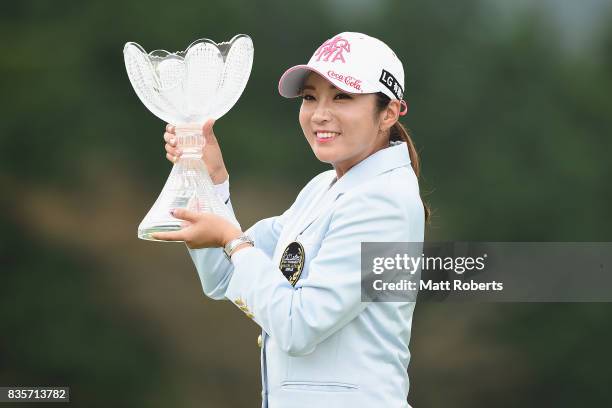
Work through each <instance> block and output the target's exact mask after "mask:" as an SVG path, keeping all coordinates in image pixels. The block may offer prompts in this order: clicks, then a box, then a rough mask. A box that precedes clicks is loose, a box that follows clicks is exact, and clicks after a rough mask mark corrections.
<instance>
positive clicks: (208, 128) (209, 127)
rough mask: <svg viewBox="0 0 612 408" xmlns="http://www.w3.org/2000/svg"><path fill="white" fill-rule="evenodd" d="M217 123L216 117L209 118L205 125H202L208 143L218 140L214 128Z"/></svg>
mask: <svg viewBox="0 0 612 408" xmlns="http://www.w3.org/2000/svg"><path fill="white" fill-rule="evenodd" d="M214 125H215V119H208V120H207V121H206V122H205V123H204V126H202V134H203V135H204V138H205V139H206V143H210V142H211V141H216V139H217V138H216V137H215V132H214V130H213V126H214Z"/></svg>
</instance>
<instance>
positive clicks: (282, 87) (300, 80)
mask: <svg viewBox="0 0 612 408" xmlns="http://www.w3.org/2000/svg"><path fill="white" fill-rule="evenodd" d="M311 72H315V73H317V74H319V75H320V76H321V78H323V79H325V80H326V81H327V82H329V83H330V84H332V85H333V86H335V87H336V88H338V89H341V90H342V91H344V92H346V93H368V92H376V90H366V89H365V88H368V87H367V86H366V84H364V85H363V90H361V91H360V92H355V89H353V88H351V87H349V86H348V85H345V84H344V83H342V82H340V81H332V80H330V79H329V78H328V77H327V75H325V74H323V73H322V72H321V71H319V70H318V69H316V68H313V67H311V66H309V65H296V66H295V67H291V68H289V69H288V70H286V71H285V73H284V74H283V75H282V76H281V78H280V80H279V81H278V93H280V94H281V96H284V97H285V98H295V97H296V96H300V94H301V93H302V86H303V85H304V81H306V78H307V77H308V74H310V73H311Z"/></svg>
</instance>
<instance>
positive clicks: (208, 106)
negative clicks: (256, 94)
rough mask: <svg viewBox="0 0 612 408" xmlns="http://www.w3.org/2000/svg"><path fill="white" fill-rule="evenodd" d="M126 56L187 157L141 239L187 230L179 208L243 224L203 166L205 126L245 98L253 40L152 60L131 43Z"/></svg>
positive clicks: (158, 53) (241, 38)
mask: <svg viewBox="0 0 612 408" xmlns="http://www.w3.org/2000/svg"><path fill="white" fill-rule="evenodd" d="M123 56H124V59H125V68H126V70H127V73H128V77H129V79H130V82H131V84H132V86H133V87H134V90H135V91H136V95H138V97H139V98H140V100H141V102H142V103H143V104H144V105H145V106H146V107H147V109H149V110H150V111H151V112H152V113H153V114H154V115H155V116H157V117H158V118H160V119H162V120H163V121H165V122H168V123H172V124H175V126H176V140H177V146H178V147H179V148H180V149H182V151H183V154H182V155H181V157H180V158H179V159H178V160H177V161H176V163H175V164H174V166H173V167H172V171H171V172H170V176H169V177H168V179H167V181H166V184H165V185H164V188H163V189H162V191H161V193H160V194H159V197H157V200H156V201H155V203H154V204H153V207H151V209H150V210H149V212H148V213H147V215H146V216H145V218H144V219H143V220H142V222H141V223H140V225H139V226H138V238H141V239H145V240H150V241H156V240H155V239H154V238H152V237H151V234H152V233H154V232H161V231H176V230H179V229H181V224H182V221H181V220H179V219H176V218H174V217H172V215H171V214H170V210H171V209H173V208H187V209H190V210H194V211H200V212H203V211H205V212H211V213H214V214H218V215H220V216H223V217H225V218H227V219H228V220H229V221H231V222H233V223H234V224H237V221H236V220H235V218H234V217H233V216H232V214H231V212H230V211H229V209H228V208H227V207H226V205H225V204H224V203H223V202H221V200H219V198H218V197H217V195H216V194H215V191H214V187H213V183H212V181H211V179H210V175H209V174H208V170H207V168H206V165H205V163H204V161H203V160H202V149H203V147H204V143H205V139H204V136H203V134H202V126H203V124H204V123H205V122H206V121H207V120H208V119H210V118H214V119H218V118H220V117H221V116H223V115H224V114H225V113H227V112H228V111H229V110H230V109H231V108H232V106H234V104H235V103H236V101H237V100H238V98H240V95H241V94H242V91H243V90H244V87H245V86H246V83H247V81H248V79H249V75H250V73H251V67H252V65H253V41H252V40H251V38H250V37H249V36H248V35H244V34H239V35H236V36H235V37H234V38H232V39H231V40H230V41H228V42H223V43H220V44H217V43H215V42H214V41H211V40H208V39H200V40H196V41H194V42H193V43H191V45H189V47H187V49H186V50H185V51H178V52H173V53H170V52H168V51H165V50H155V51H152V52H150V53H148V54H147V52H146V51H145V50H144V49H143V48H142V47H141V46H140V45H138V44H136V43H133V42H129V43H127V44H125V47H124V48H123Z"/></svg>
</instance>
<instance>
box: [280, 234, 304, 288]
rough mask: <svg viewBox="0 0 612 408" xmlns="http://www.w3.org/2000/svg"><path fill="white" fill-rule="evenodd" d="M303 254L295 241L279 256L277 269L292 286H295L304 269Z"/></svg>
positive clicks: (302, 250)
mask: <svg viewBox="0 0 612 408" xmlns="http://www.w3.org/2000/svg"><path fill="white" fill-rule="evenodd" d="M304 260H305V253H304V247H303V246H302V244H300V243H299V242H297V241H293V242H292V243H290V244H289V245H287V248H285V251H284V252H283V255H282V256H281V259H280V263H279V265H278V268H279V269H280V270H281V272H282V273H283V275H285V278H287V280H288V281H289V283H290V284H291V285H292V286H295V284H296V283H297V281H298V279H300V275H302V270H303V269H304Z"/></svg>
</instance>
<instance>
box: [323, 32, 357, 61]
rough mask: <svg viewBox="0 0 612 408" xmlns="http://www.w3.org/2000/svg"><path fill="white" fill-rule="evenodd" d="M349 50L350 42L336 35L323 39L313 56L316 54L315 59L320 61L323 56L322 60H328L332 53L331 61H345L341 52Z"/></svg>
mask: <svg viewBox="0 0 612 408" xmlns="http://www.w3.org/2000/svg"><path fill="white" fill-rule="evenodd" d="M344 51H346V52H351V44H350V43H349V42H348V40H346V39H344V38H342V37H341V36H336V37H334V38H332V39H331V40H327V41H325V42H324V43H323V44H321V46H320V47H319V48H318V49H317V52H315V56H317V57H318V58H317V61H321V58H323V61H324V62H329V58H330V57H331V56H332V55H333V58H332V60H331V62H336V61H338V60H339V61H342V63H345V62H346V61H345V60H344V56H343V55H342V53H343V52H344Z"/></svg>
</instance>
